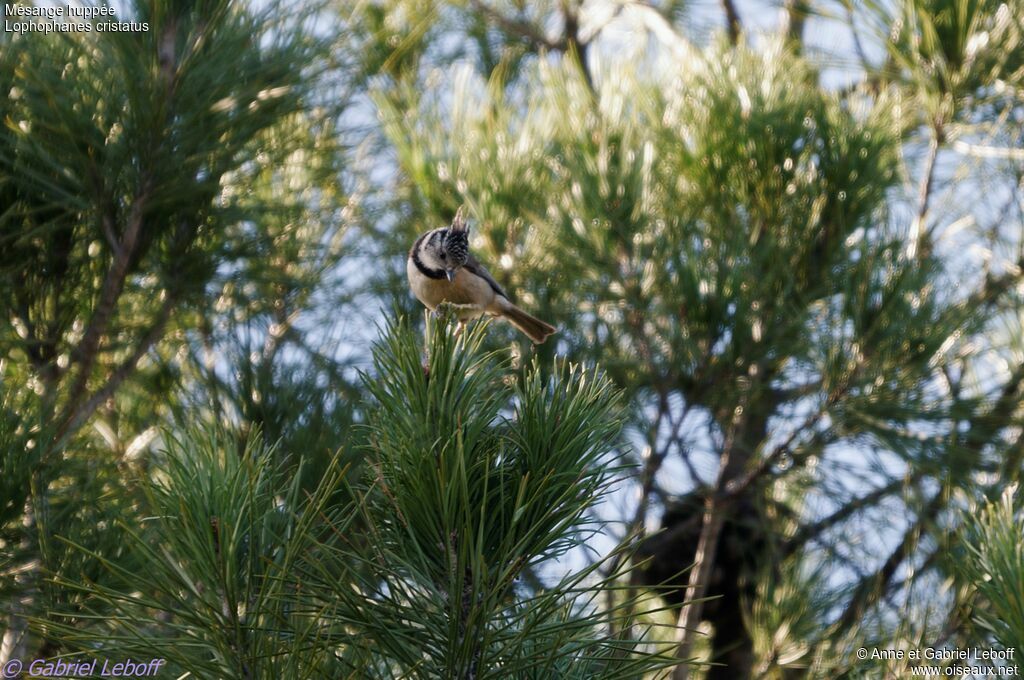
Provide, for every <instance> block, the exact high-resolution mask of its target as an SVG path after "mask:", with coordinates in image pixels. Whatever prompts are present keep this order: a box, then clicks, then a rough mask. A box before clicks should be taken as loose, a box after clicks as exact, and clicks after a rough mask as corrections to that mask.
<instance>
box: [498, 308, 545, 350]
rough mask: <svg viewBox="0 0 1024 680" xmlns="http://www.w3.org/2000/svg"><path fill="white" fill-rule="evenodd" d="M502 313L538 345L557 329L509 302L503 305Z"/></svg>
mask: <svg viewBox="0 0 1024 680" xmlns="http://www.w3.org/2000/svg"><path fill="white" fill-rule="evenodd" d="M501 315H502V316H503V317H505V318H506V319H508V320H509V323H511V324H512V325H513V326H515V327H516V328H518V329H519V330H521V331H522V332H524V333H526V334H527V335H528V336H529V337H530V340H533V341H534V342H535V343H537V344H538V345H539V344H541V343H542V342H544V341H545V340H547V338H548V336H549V335H551V334H552V333H554V332H555V331H556V330H557V329H556V328H555V327H554V326H552V325H551V324H547V323H544V322H543V321H541V320H540V319H538V318H537V317H535V316H531V315H530V314H527V313H526V312H524V311H523V310H521V309H519V308H518V307H516V306H515V305H514V304H512V303H511V302H508V303H506V304H504V305H502V307H501Z"/></svg>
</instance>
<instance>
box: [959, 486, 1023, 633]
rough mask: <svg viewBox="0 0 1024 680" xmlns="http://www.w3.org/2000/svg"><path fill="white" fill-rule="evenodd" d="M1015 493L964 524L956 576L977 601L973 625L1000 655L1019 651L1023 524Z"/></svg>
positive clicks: (1021, 617)
mask: <svg viewBox="0 0 1024 680" xmlns="http://www.w3.org/2000/svg"><path fill="white" fill-rule="evenodd" d="M1015 491H1016V489H1015V488H1011V489H1009V490H1007V491H1006V492H1005V493H1004V494H1003V496H1002V498H1000V499H999V500H998V501H995V502H992V503H990V504H988V505H987V506H986V507H984V508H982V509H981V512H980V513H977V514H971V515H969V516H968V517H967V518H966V522H965V527H964V529H963V531H964V533H963V541H964V548H965V550H964V555H963V559H961V560H959V561H958V562H957V567H958V571H959V573H960V574H961V575H962V576H963V577H964V578H965V579H966V580H967V582H968V583H970V584H971V585H972V586H973V587H974V589H975V590H976V592H977V597H979V598H981V603H980V606H979V607H978V608H977V609H976V610H975V616H976V620H977V623H978V624H979V625H980V626H981V628H982V629H983V630H985V631H986V632H987V633H988V634H990V635H991V636H992V639H993V640H995V641H996V642H997V643H998V644H999V645H1000V646H1001V647H1002V648H1003V649H1017V650H1020V649H1024V543H1022V540H1021V536H1024V519H1022V518H1021V513H1020V508H1019V504H1018V503H1016V502H1015V499H1014V492H1015Z"/></svg>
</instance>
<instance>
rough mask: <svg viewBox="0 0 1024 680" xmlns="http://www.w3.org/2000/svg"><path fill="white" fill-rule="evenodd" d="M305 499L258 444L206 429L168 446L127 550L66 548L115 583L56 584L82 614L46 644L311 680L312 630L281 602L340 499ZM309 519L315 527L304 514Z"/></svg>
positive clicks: (327, 481)
mask: <svg viewBox="0 0 1024 680" xmlns="http://www.w3.org/2000/svg"><path fill="white" fill-rule="evenodd" d="M341 474H342V471H341V470H340V469H338V468H333V469H331V470H329V471H328V472H327V474H326V475H325V476H324V477H323V481H322V485H321V487H320V491H319V493H317V494H314V495H313V496H312V497H309V498H307V497H304V496H303V495H302V494H301V491H300V489H301V486H300V484H299V480H300V475H299V474H296V473H292V474H281V473H279V472H277V471H276V470H275V468H274V463H273V456H272V451H271V450H270V449H268V448H266V447H264V446H263V445H262V444H260V443H258V437H251V438H250V439H249V440H248V441H247V442H245V441H243V442H241V443H240V442H239V439H238V437H237V435H236V434H235V433H231V432H227V431H224V430H218V429H213V428H207V429H203V430H193V431H191V432H188V433H186V434H184V435H182V436H179V437H171V438H170V439H168V440H167V446H166V449H165V450H164V453H163V462H162V463H161V464H159V465H156V466H154V469H153V470H152V476H151V477H150V478H149V479H144V480H141V483H142V485H143V490H144V496H145V502H144V505H143V507H142V508H141V512H140V515H139V519H137V520H136V521H135V522H131V523H129V522H128V521H121V522H119V523H118V529H117V531H118V533H119V534H120V536H121V537H122V540H123V541H124V542H125V543H126V545H127V547H128V554H127V555H126V556H125V557H123V558H121V559H116V560H115V559H108V558H105V557H104V556H103V555H99V554H96V553H95V552H93V551H91V550H89V549H88V548H86V547H84V546H81V545H78V544H77V542H76V538H75V537H66V538H65V539H64V540H65V541H67V542H68V543H69V544H71V545H73V546H74V547H76V548H77V549H78V550H79V551H81V552H82V553H84V554H85V555H87V556H89V557H91V558H92V559H93V560H94V561H95V562H96V563H97V564H99V565H101V566H102V568H103V570H104V571H106V572H107V574H106V578H105V579H104V580H102V581H99V582H96V581H93V580H91V579H88V580H78V579H79V578H81V577H77V578H76V576H77V575H75V574H73V573H71V572H69V571H67V570H64V571H62V572H61V573H60V574H58V575H56V576H55V584H56V585H57V586H59V587H61V588H64V589H66V590H68V591H70V592H73V593H75V594H76V595H77V598H78V599H79V600H80V601H79V602H78V603H77V604H78V605H79V608H80V612H78V613H68V612H62V611H54V612H50V613H49V614H50V615H49V617H48V621H50V623H46V624H44V625H46V627H47V632H48V633H49V634H50V635H53V636H55V637H56V638H57V639H59V640H60V641H61V643H62V644H64V645H67V646H70V647H72V648H77V649H79V650H83V651H84V650H89V651H90V653H95V654H97V655H100V656H105V657H109V658H112V659H115V660H116V659H117V658H119V657H122V656H124V655H130V656H133V657H135V658H140V657H142V656H154V655H156V656H162V657H164V658H166V659H168V662H169V663H170V664H171V665H172V666H173V667H174V668H176V669H177V670H178V672H180V671H183V670H187V671H189V672H191V673H193V674H195V675H199V676H202V677H225V678H227V677H246V678H250V677H259V678H263V677H266V678H270V677H283V675H282V674H283V673H285V672H288V673H291V675H288V676H287V677H311V676H313V675H315V674H316V673H317V672H319V671H317V670H316V669H317V668H318V664H319V663H322V654H318V653H317V652H316V650H313V649H306V650H305V652H303V654H302V656H298V652H299V651H300V650H303V649H305V644H306V643H305V642H304V641H305V635H306V632H307V629H308V627H310V626H312V624H313V622H312V621H309V620H307V619H306V618H305V617H302V616H295V615H294V614H293V613H292V611H291V608H290V607H289V606H287V605H286V599H285V598H284V596H283V593H282V590H291V591H293V592H294V591H296V590H297V589H299V588H300V585H301V584H300V583H297V582H294V581H292V580H286V579H285V578H283V576H286V575H287V574H288V568H289V564H290V563H291V561H293V560H294V559H295V556H296V555H297V554H298V553H299V552H300V551H301V550H302V549H303V548H304V547H305V546H306V545H307V544H308V541H309V536H310V533H311V531H312V529H311V528H310V520H311V519H312V518H313V517H315V516H316V515H317V514H318V513H319V512H321V511H322V509H323V504H324V503H325V502H326V501H327V500H328V499H329V498H330V496H331V493H332V492H333V490H334V489H336V488H337V485H338V480H339V476H340V475H341ZM303 511H305V512H306V513H308V514H307V516H306V517H302V516H301V513H302V512H303Z"/></svg>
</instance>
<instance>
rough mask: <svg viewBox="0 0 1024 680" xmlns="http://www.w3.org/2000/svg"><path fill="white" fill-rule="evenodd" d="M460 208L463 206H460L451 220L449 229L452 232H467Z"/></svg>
mask: <svg viewBox="0 0 1024 680" xmlns="http://www.w3.org/2000/svg"><path fill="white" fill-rule="evenodd" d="M462 208H463V206H461V205H460V206H459V209H458V210H456V211H455V217H454V218H453V219H452V227H451V229H452V231H453V232H459V231H469V228H468V227H466V218H465V216H463V214H462Z"/></svg>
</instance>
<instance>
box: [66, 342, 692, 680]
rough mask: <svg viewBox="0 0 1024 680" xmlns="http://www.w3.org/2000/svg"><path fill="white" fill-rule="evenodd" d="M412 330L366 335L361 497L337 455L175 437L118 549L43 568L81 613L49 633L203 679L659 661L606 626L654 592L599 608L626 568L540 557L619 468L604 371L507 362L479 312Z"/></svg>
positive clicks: (583, 671)
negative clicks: (488, 337) (298, 465)
mask: <svg viewBox="0 0 1024 680" xmlns="http://www.w3.org/2000/svg"><path fill="white" fill-rule="evenodd" d="M427 328H428V331H429V334H430V341H429V343H428V344H427V346H426V347H425V348H424V347H423V345H422V342H421V341H420V338H419V335H418V333H416V332H414V331H413V329H412V328H411V326H410V325H409V324H407V323H402V322H399V323H396V324H393V325H392V326H390V327H389V328H388V329H386V330H385V331H384V332H383V333H384V335H383V338H382V339H381V341H380V343H379V345H378V346H377V348H376V350H375V352H374V363H375V366H374V368H375V370H374V372H373V374H372V375H367V376H365V377H364V384H365V387H366V395H367V399H369V400H371V403H369V404H368V405H367V411H368V412H369V413H370V414H371V416H370V418H369V420H368V422H367V425H366V427H367V428H368V436H367V439H366V441H367V443H366V447H367V448H368V471H367V474H366V478H365V483H364V484H361V485H360V490H359V492H358V494H355V495H356V496H357V500H354V501H353V500H351V499H352V496H353V494H350V493H346V492H344V489H343V486H344V480H345V479H346V475H345V471H344V470H343V469H342V467H341V466H340V464H339V461H338V460H337V459H336V460H335V461H334V463H333V464H332V465H331V466H330V470H329V472H328V474H326V475H325V476H324V477H322V479H321V482H320V483H319V485H318V487H317V488H316V490H315V491H314V492H312V493H310V494H308V495H306V494H303V493H302V492H301V489H302V486H301V484H300V483H299V479H300V478H301V474H300V473H299V471H292V472H291V473H288V472H282V471H281V470H280V469H278V468H276V467H275V464H274V457H273V456H272V455H271V452H270V451H269V450H268V449H267V447H266V446H265V445H264V444H262V441H261V439H260V438H259V437H255V438H250V440H249V444H248V445H247V446H246V447H245V448H244V449H242V450H238V448H237V436H236V435H235V434H234V433H231V432H225V431H223V430H219V429H217V428H206V429H199V430H192V431H189V432H187V433H185V434H183V435H182V436H181V438H180V439H169V440H168V446H167V447H166V449H164V451H163V452H162V455H161V457H160V459H159V460H158V461H157V462H156V463H155V466H156V469H155V470H154V475H153V476H152V477H151V478H149V479H143V480H140V482H139V483H140V484H141V485H142V487H143V489H144V497H145V499H146V500H145V503H144V506H143V508H142V509H141V512H142V514H143V516H146V517H148V518H149V519H147V520H146V521H144V522H136V523H135V525H134V526H128V525H127V524H126V523H125V522H122V523H121V524H122V531H123V534H122V535H123V536H124V538H125V540H126V542H127V544H128V548H127V550H126V553H125V555H124V556H122V557H120V558H117V559H110V558H106V557H104V556H103V555H100V554H97V553H95V552H92V551H89V550H88V549H86V548H84V547H81V546H75V547H76V548H77V549H78V550H81V551H83V552H85V553H86V554H87V555H88V556H89V557H91V558H93V560H94V561H95V563H96V564H97V565H99V566H100V567H101V570H102V571H104V572H106V575H105V578H103V579H101V580H99V581H93V580H75V579H72V578H69V577H68V576H64V577H61V578H59V579H58V582H57V585H59V586H60V587H62V588H64V589H66V590H67V591H69V592H72V593H75V595H76V598H80V602H78V603H77V605H78V606H77V609H78V610H79V613H71V612H69V613H67V614H66V615H60V614H58V615H56V617H55V618H56V619H57V622H56V623H53V624H51V629H50V633H51V634H53V635H54V636H55V637H57V638H59V639H60V640H61V641H62V644H63V645H66V646H67V647H69V648H71V649H79V650H82V651H88V653H89V654H90V655H99V656H103V657H108V656H110V657H115V658H116V657H117V656H118V655H121V656H125V655H130V656H132V657H134V658H142V657H151V656H154V655H155V656H160V657H163V658H166V659H168V662H169V669H170V670H172V671H174V672H176V673H182V672H189V673H191V674H193V675H195V676H197V677H224V678H227V677H238V678H271V677H273V678H311V677H324V678H327V677H359V678H375V677H380V678H393V677H415V678H491V677H512V678H553V677H560V678H627V677H637V678H640V677H644V673H648V672H651V671H654V670H657V669H658V668H661V667H664V666H666V665H667V664H671V663H673V658H672V657H671V656H667V657H664V656H660V655H658V654H656V653H653V652H652V651H651V649H650V648H649V647H648V646H647V645H645V643H644V641H643V639H642V638H643V636H641V638H640V639H617V638H616V637H615V636H613V635H611V634H610V631H611V630H625V629H626V628H628V625H627V624H628V623H629V622H628V621H627V618H628V614H627V612H628V611H630V610H636V609H638V608H639V609H643V608H644V607H648V606H650V605H649V604H648V605H644V604H643V603H641V602H623V603H622V604H620V605H617V606H616V607H613V608H611V609H606V608H603V607H597V606H595V602H596V600H597V599H598V598H599V597H600V596H601V595H603V594H604V592H605V591H606V589H608V588H615V584H616V582H617V579H618V578H619V577H620V574H618V573H612V574H610V575H607V576H601V575H600V574H599V566H600V563H595V564H590V565H587V566H585V567H583V568H581V569H576V570H569V571H567V572H565V573H562V574H556V573H551V574H546V573H545V572H546V571H548V570H549V569H550V568H552V567H554V565H555V562H556V561H557V560H558V558H560V557H562V556H564V555H566V554H567V553H569V552H571V551H579V550H581V549H584V548H585V546H586V545H587V544H588V543H590V542H592V541H593V540H594V539H595V538H596V537H599V536H600V535H601V532H602V529H603V527H602V526H601V524H600V523H599V522H596V521H595V520H594V518H593V517H592V514H591V511H592V509H593V508H594V507H595V506H596V505H597V504H599V503H601V502H602V501H603V500H604V498H605V497H606V496H607V494H608V490H609V485H610V484H612V483H614V481H615V479H616V475H617V474H618V473H619V472H620V467H619V466H620V464H621V454H620V453H619V452H617V451H615V450H614V448H613V445H612V443H613V442H614V441H615V434H616V431H617V429H618V428H619V427H620V426H621V416H620V409H621V403H620V402H619V399H618V394H617V393H616V391H615V390H614V389H613V388H612V387H611V385H610V383H609V382H608V380H607V379H606V378H604V377H602V376H601V375H600V374H599V373H597V372H596V371H594V370H592V369H584V368H582V367H578V366H572V367H570V366H567V365H565V364H564V363H561V364H560V365H559V366H557V367H556V368H555V369H554V370H553V372H552V376H551V377H544V375H543V374H542V372H541V371H539V370H538V369H537V367H536V366H534V367H532V368H530V369H528V370H525V371H520V372H516V371H513V370H512V369H511V367H510V365H509V361H508V359H507V357H506V358H502V356H501V355H500V354H496V353H493V352H486V351H484V349H483V347H482V345H483V342H482V340H483V338H484V336H485V333H486V328H485V327H484V326H483V325H478V326H477V327H476V328H474V329H473V330H471V331H470V332H468V333H465V334H463V335H461V336H460V337H459V338H458V339H455V337H454V333H453V332H452V329H453V326H449V325H447V324H446V323H444V322H441V323H436V322H428V325H427ZM424 349H425V350H426V352H427V355H428V356H429V368H425V367H424V365H423V364H422V356H423V352H424ZM357 527H358V531H356V530H355V529H356V528H357ZM66 540H70V539H66ZM529 573H532V574H534V578H535V582H533V583H528V582H526V580H524V577H525V576H526V575H527V574H529ZM51 618H54V617H51Z"/></svg>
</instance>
